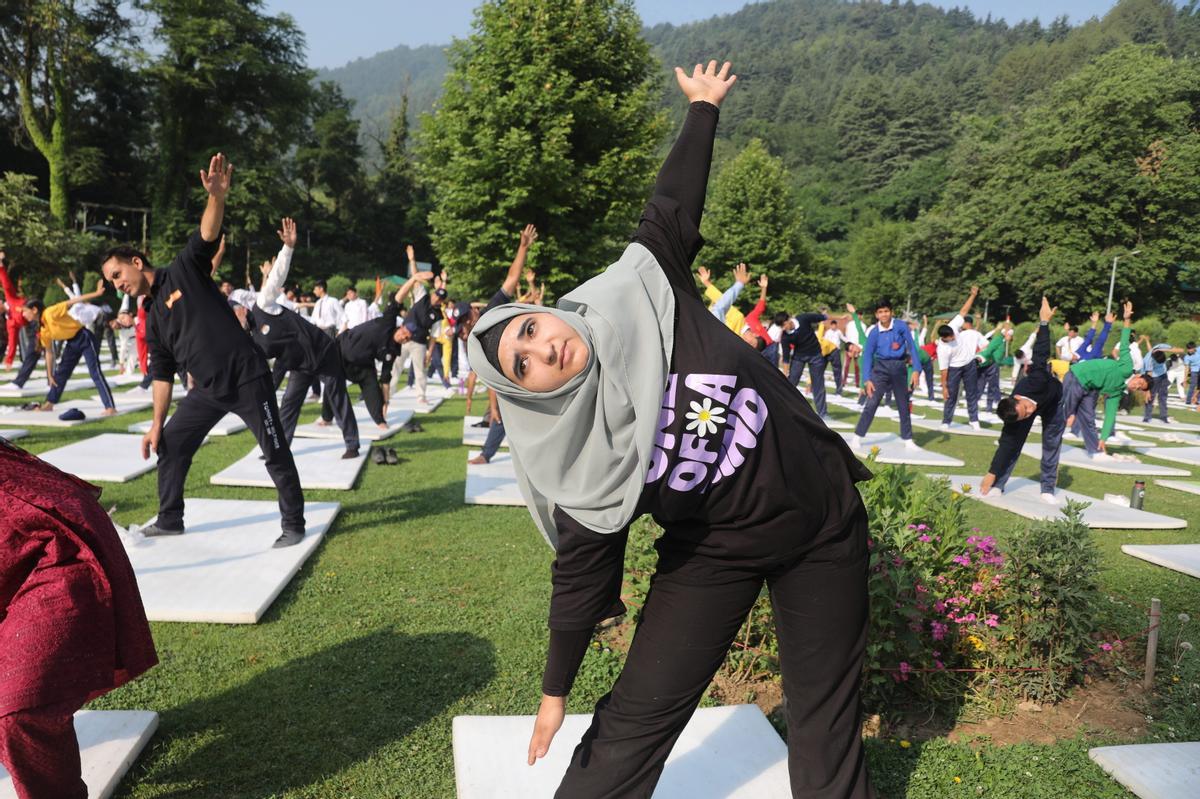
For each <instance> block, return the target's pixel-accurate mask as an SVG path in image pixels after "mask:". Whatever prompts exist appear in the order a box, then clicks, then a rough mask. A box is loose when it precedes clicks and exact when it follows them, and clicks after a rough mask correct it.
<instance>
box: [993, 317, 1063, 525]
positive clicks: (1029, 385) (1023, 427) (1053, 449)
mask: <svg viewBox="0 0 1200 799" xmlns="http://www.w3.org/2000/svg"><path fill="white" fill-rule="evenodd" d="M1056 310H1057V309H1055V308H1051V307H1050V302H1049V300H1047V299H1046V298H1045V297H1042V310H1041V313H1040V322H1039V325H1038V329H1037V337H1036V338H1035V339H1034V342H1033V358H1032V359H1031V361H1030V363H1029V368H1028V371H1027V372H1026V373H1025V376H1024V377H1022V378H1021V379H1020V380H1019V381H1017V384H1016V385H1015V386H1013V393H1012V396H1009V397H1005V398H1004V399H1002V400H1000V402H999V403H998V404H997V406H996V413H997V414H998V415H999V416H1000V418H1001V419H1003V420H1004V429H1003V430H1002V431H1001V432H1000V446H999V447H997V448H996V454H995V456H993V458H992V465H991V468H990V469H989V470H988V473H987V475H986V476H985V477H984V478H983V482H982V483H981V484H980V486H979V489H980V493H981V494H983V495H984V496H987V495H988V492H989V491H991V489H992V487H993V486H995V487H996V488H998V489H1000V491H1001V493H1003V491H1004V486H1005V484H1006V483H1008V478H1009V476H1010V475H1011V474H1012V471H1013V468H1014V467H1015V466H1016V464H1017V458H1019V457H1020V455H1021V447H1023V446H1025V439H1027V438H1028V437H1029V430H1030V428H1032V427H1033V420H1034V417H1038V418H1040V419H1041V420H1042V499H1043V500H1044V501H1046V502H1048V503H1050V504H1052V505H1056V504H1058V499H1057V498H1056V497H1055V496H1054V486H1055V484H1056V483H1057V482H1058V456H1059V451H1060V450H1061V449H1062V437H1063V430H1064V428H1065V427H1066V423H1065V420H1064V419H1063V418H1062V414H1060V413H1059V412H1058V411H1059V407H1058V406H1059V401H1060V400H1061V399H1062V383H1061V382H1059V380H1058V378H1056V377H1055V376H1054V373H1053V372H1051V371H1050V366H1049V361H1050V320H1051V318H1053V316H1054V313H1055V311H1056Z"/></svg>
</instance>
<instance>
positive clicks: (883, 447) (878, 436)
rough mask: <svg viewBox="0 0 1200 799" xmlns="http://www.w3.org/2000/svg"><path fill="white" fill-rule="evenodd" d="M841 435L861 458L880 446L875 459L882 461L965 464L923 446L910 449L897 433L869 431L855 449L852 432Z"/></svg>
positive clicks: (919, 463) (929, 464) (921, 464)
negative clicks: (859, 447) (859, 445)
mask: <svg viewBox="0 0 1200 799" xmlns="http://www.w3.org/2000/svg"><path fill="white" fill-rule="evenodd" d="M839 435H841V437H842V438H843V439H845V441H846V443H847V444H848V445H850V450H851V451H852V452H853V453H854V454H855V455H857V456H858V457H860V458H866V457H867V456H868V455H870V454H871V450H872V449H874V448H876V447H878V448H879V452H878V453H877V454H876V456H875V460H877V461H879V462H880V463H907V464H911V465H913V466H947V467H951V468H955V467H959V466H963V465H965V464H964V463H963V462H962V461H960V460H959V459H958V458H951V457H950V456H949V455H942V454H941V453H938V452H932V451H930V450H927V449H922V448H921V447H917V448H916V449H915V450H909V449H908V448H907V447H906V446H905V445H904V441H902V440H901V438H900V436H898V435H896V434H895V433H868V434H867V435H865V436H863V439H862V441H863V443H862V448H861V449H858V450H855V449H854V447H853V445H852V444H851V439H852V437H853V436H852V434H850V433H840V434H839Z"/></svg>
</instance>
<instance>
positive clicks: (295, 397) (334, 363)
mask: <svg viewBox="0 0 1200 799" xmlns="http://www.w3.org/2000/svg"><path fill="white" fill-rule="evenodd" d="M318 382H319V383H320V384H321V385H322V386H324V388H325V392H324V395H323V397H322V403H328V404H329V405H330V406H332V409H333V415H334V418H336V419H337V423H338V427H340V428H342V440H344V441H345V442H346V449H358V444H359V441H358V420H357V419H355V418H354V408H353V407H351V405H350V395H349V394H348V393H347V392H346V373H345V370H343V368H342V356H341V353H340V352H338V349H337V347H330V348H329V351H328V352H326V353H325V357H324V358H322V359H321V364H320V367H319V369H318V371H317V372H302V371H300V370H298V369H293V370H292V371H291V373H290V377H288V384H287V388H286V389H284V392H283V402H281V403H280V405H279V418H280V419H282V420H283V434H284V435H285V436H287V440H288V441H289V442H291V440H292V436H293V435H294V434H295V432H296V423H297V422H298V421H300V409H301V408H302V407H304V400H305V399H307V398H308V390H309V389H310V388H312V387H313V385H314V384H316V383H318Z"/></svg>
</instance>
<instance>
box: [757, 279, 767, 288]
mask: <svg viewBox="0 0 1200 799" xmlns="http://www.w3.org/2000/svg"><path fill="white" fill-rule="evenodd" d="M758 287H759V288H760V289H762V290H763V291H766V290H767V276H766V275H759V276H758Z"/></svg>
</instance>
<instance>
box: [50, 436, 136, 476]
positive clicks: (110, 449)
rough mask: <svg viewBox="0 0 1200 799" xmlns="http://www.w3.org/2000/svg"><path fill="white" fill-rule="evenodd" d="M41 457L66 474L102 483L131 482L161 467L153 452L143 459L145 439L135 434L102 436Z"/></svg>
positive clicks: (53, 450)
mask: <svg viewBox="0 0 1200 799" xmlns="http://www.w3.org/2000/svg"><path fill="white" fill-rule="evenodd" d="M38 457H39V458H41V459H42V460H44V461H45V462H46V463H48V464H50V465H51V466H53V467H55V468H57V469H61V470H62V471H64V472H66V473H67V474H73V475H75V476H76V477H78V478H80V479H82V480H90V481H95V482H100V483H128V482H129V481H130V480H133V479H135V478H137V477H141V476H142V475H143V474H146V473H147V472H152V471H154V470H155V469H156V468H158V456H157V455H155V454H154V453H153V452H151V453H150V459H149V460H142V437H141V436H139V435H137V434H134V433H101V434H100V435H98V436H92V437H91V438H87V439H84V440H82V441H76V442H75V443H73V444H67V445H66V446H65V447H59V448H58V449H51V450H47V451H46V452H43V453H41V454H40V455H38Z"/></svg>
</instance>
